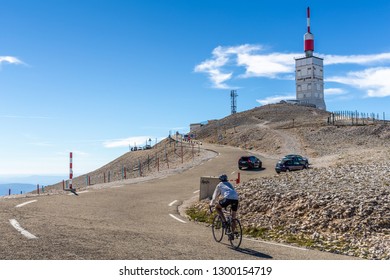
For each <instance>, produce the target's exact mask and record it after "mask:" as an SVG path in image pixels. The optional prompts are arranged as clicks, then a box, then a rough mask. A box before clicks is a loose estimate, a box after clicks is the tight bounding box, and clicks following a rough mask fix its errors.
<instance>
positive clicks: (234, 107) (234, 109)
mask: <svg viewBox="0 0 390 280" xmlns="http://www.w3.org/2000/svg"><path fill="white" fill-rule="evenodd" d="M237 96H238V95H237V91H236V90H232V91H230V98H231V101H232V115H233V114H235V113H237Z"/></svg>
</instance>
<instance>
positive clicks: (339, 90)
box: [324, 88, 347, 95]
mask: <svg viewBox="0 0 390 280" xmlns="http://www.w3.org/2000/svg"><path fill="white" fill-rule="evenodd" d="M324 92H325V94H326V95H342V94H346V93H347V92H346V91H345V90H344V89H342V88H326V89H324Z"/></svg>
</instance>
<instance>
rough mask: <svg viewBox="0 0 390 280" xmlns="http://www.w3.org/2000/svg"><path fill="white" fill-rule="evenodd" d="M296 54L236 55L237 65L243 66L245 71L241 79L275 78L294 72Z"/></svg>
mask: <svg viewBox="0 0 390 280" xmlns="http://www.w3.org/2000/svg"><path fill="white" fill-rule="evenodd" d="M296 56H298V55H297V54H283V53H270V54H266V55H261V54H238V55H237V65H238V66H243V67H244V68H245V69H246V71H245V74H244V75H241V76H240V77H242V78H249V77H266V78H277V76H278V75H280V74H289V73H292V72H294V65H295V60H294V57H296Z"/></svg>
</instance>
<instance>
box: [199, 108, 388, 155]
mask: <svg viewBox="0 0 390 280" xmlns="http://www.w3.org/2000/svg"><path fill="white" fill-rule="evenodd" d="M330 116H331V113H330V112H326V111H323V110H319V109H316V108H310V107H304V106H297V105H291V104H273V105H265V106H261V107H257V108H254V109H252V110H248V111H244V112H240V113H237V114H234V115H230V116H227V117H225V118H223V119H220V120H215V121H210V122H209V124H207V125H205V126H202V127H200V128H199V129H197V130H196V131H195V134H196V136H197V139H199V140H201V141H204V142H209V143H219V144H223V145H230V146H236V147H242V148H245V149H249V150H252V151H257V152H259V153H263V154H266V155H268V156H270V157H279V156H281V155H284V154H287V153H300V154H304V155H306V156H310V157H321V156H326V155H332V154H338V153H340V151H348V150H350V149H354V148H356V147H359V149H371V148H377V147H380V148H383V147H390V142H389V139H390V125H389V124H383V123H382V122H374V121H372V120H369V119H366V120H365V122H364V125H363V120H360V122H359V125H351V124H352V121H351V120H337V121H336V122H335V123H334V125H333V124H329V123H328V121H329V120H330Z"/></svg>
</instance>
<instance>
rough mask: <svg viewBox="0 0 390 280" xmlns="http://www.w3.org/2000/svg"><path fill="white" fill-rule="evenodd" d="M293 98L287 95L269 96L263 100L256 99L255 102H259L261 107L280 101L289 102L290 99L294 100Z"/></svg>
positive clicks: (293, 96)
mask: <svg viewBox="0 0 390 280" xmlns="http://www.w3.org/2000/svg"><path fill="white" fill-rule="evenodd" d="M295 98H296V96H295V95H287V96H281V95H276V96H269V97H267V98H264V99H258V100H256V101H257V102H259V103H260V104H261V105H267V104H274V103H278V102H280V101H282V100H291V99H293V100H294V99H295Z"/></svg>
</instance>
